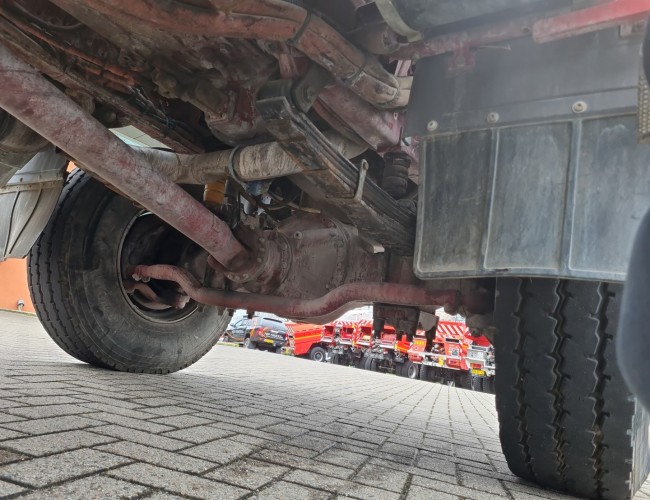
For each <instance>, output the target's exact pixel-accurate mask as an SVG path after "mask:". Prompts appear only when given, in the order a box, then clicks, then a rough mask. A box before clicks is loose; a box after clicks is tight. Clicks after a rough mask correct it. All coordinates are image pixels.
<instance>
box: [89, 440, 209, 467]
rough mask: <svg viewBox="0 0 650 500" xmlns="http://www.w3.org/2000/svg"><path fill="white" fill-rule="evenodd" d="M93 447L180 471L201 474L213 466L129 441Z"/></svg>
mask: <svg viewBox="0 0 650 500" xmlns="http://www.w3.org/2000/svg"><path fill="white" fill-rule="evenodd" d="M95 449H97V450H100V451H105V452H107V453H113V454H115V455H121V456H123V457H127V458H132V459H133V460H137V461H139V462H146V463H148V464H152V465H158V466H160V467H166V468H168V469H173V470H177V471H180V472H193V473H196V474H202V473H204V472H205V471H207V470H209V469H213V468H214V467H215V464H214V463H212V462H208V461H207V460H201V459H199V458H194V457H188V456H186V455H181V454H180V453H171V452H168V451H163V450H159V449H156V448H151V447H149V446H145V445H142V444H137V443H131V442H129V441H120V442H117V443H111V444H107V445H104V446H99V447H96V448H95Z"/></svg>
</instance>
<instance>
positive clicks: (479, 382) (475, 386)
mask: <svg viewBox="0 0 650 500" xmlns="http://www.w3.org/2000/svg"><path fill="white" fill-rule="evenodd" d="M483 380H484V379H483V377H477V376H476V375H472V390H473V391H476V392H483Z"/></svg>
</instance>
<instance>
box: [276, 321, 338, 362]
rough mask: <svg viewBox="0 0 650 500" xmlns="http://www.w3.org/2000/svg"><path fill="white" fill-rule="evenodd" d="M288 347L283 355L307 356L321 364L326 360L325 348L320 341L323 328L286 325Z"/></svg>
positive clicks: (298, 324)
mask: <svg viewBox="0 0 650 500" xmlns="http://www.w3.org/2000/svg"><path fill="white" fill-rule="evenodd" d="M286 326H287V334H288V344H289V345H288V346H285V347H284V348H283V350H282V351H283V353H284V354H288V355H291V356H307V357H309V359H311V360H313V361H319V362H323V361H325V360H326V358H327V346H326V345H325V344H323V342H322V341H321V332H322V329H323V327H322V326H320V325H313V324H310V323H286Z"/></svg>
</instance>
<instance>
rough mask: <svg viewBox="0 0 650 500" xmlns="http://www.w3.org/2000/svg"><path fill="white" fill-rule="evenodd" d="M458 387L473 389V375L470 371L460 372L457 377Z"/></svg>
mask: <svg viewBox="0 0 650 500" xmlns="http://www.w3.org/2000/svg"><path fill="white" fill-rule="evenodd" d="M455 379H456V380H455V382H456V387H460V388H462V389H471V388H472V375H471V374H470V373H469V372H460V373H458V375H457V376H456V377H455Z"/></svg>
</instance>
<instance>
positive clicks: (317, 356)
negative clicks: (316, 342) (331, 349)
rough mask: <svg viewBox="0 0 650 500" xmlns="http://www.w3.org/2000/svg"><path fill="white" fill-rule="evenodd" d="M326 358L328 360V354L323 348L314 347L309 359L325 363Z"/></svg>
mask: <svg viewBox="0 0 650 500" xmlns="http://www.w3.org/2000/svg"><path fill="white" fill-rule="evenodd" d="M326 358H327V352H326V351H325V349H323V348H322V347H313V348H312V350H311V351H309V359H311V360H312V361H316V362H318V363H322V362H324V361H325V359H326Z"/></svg>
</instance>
